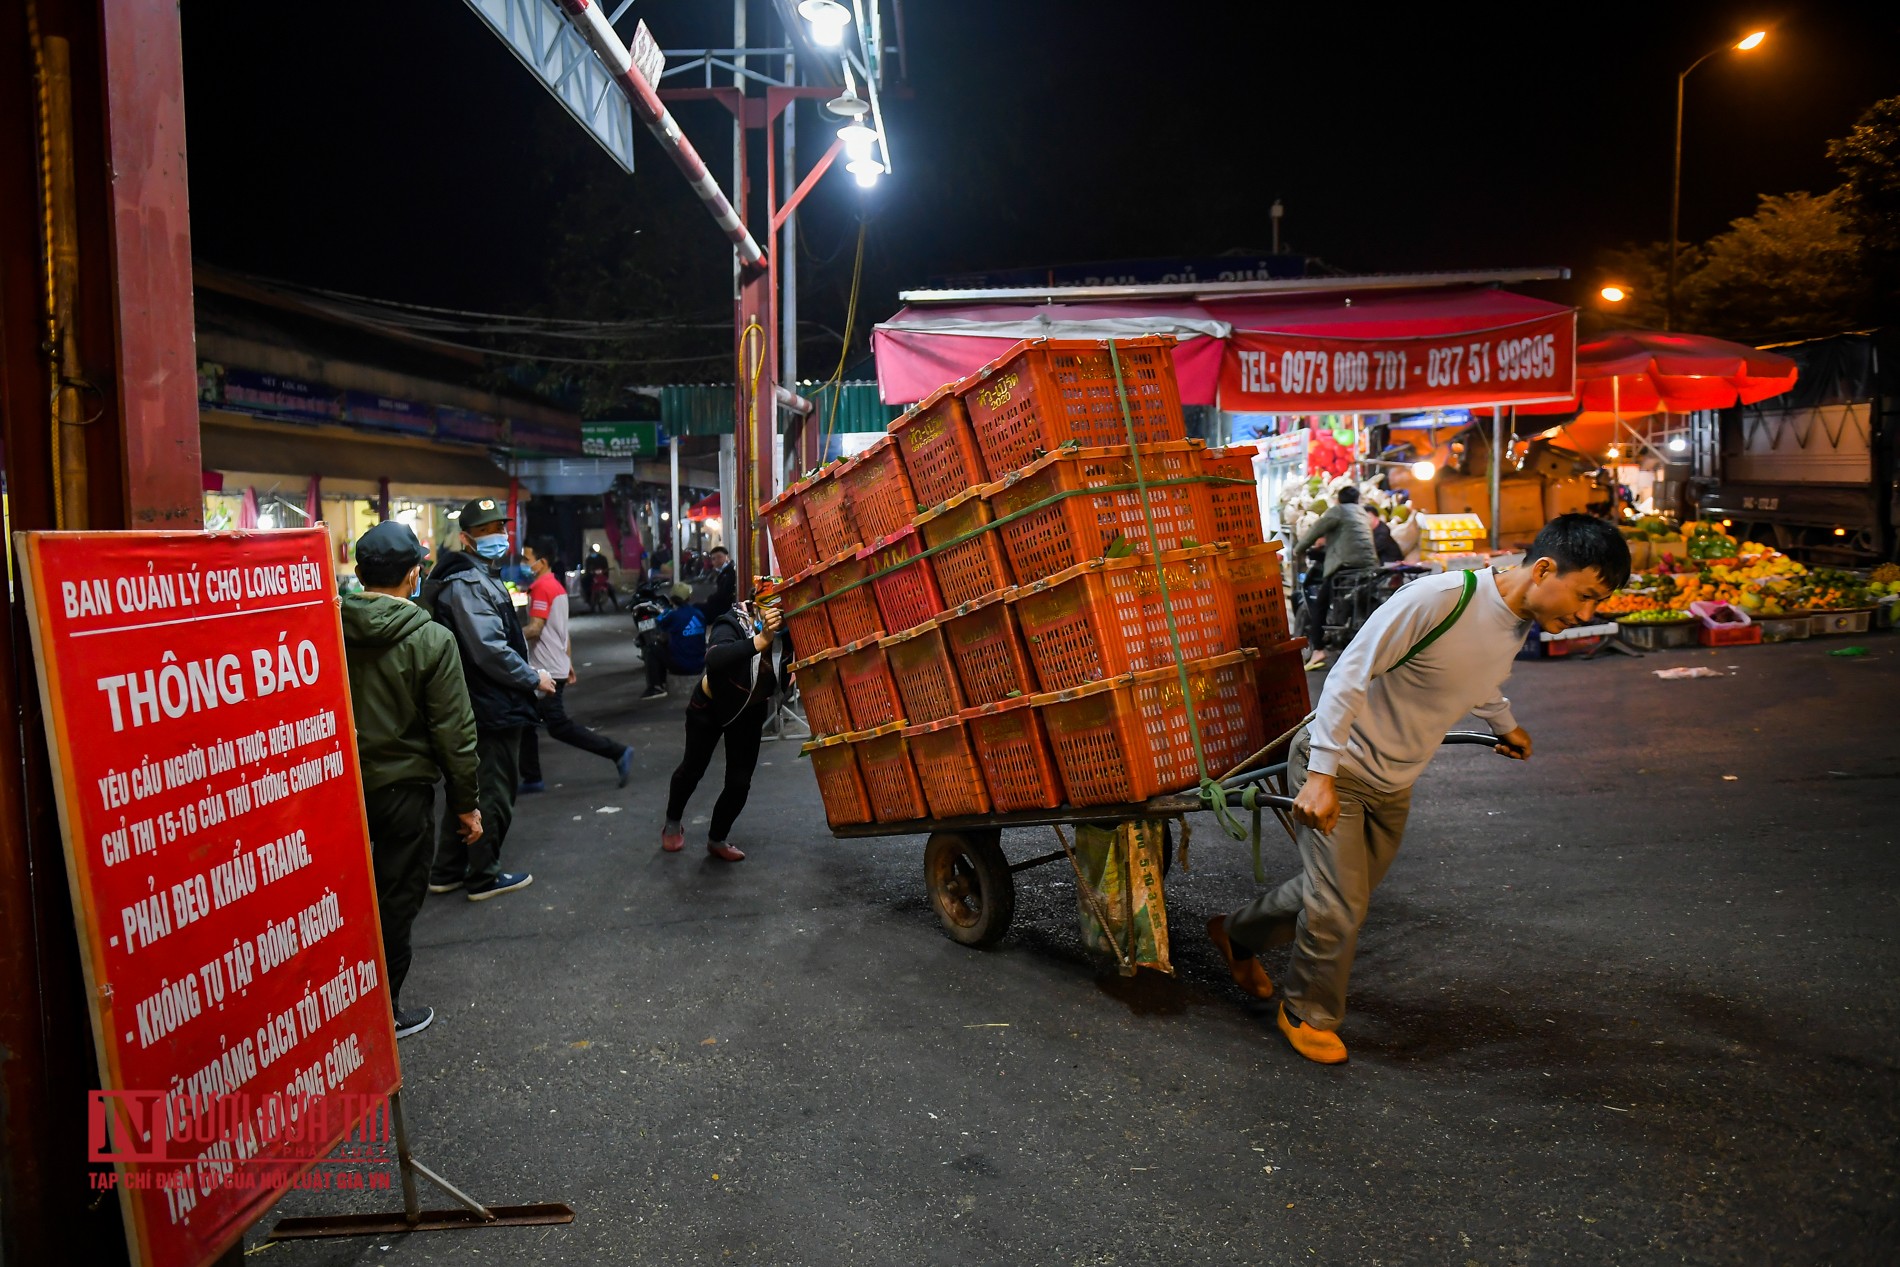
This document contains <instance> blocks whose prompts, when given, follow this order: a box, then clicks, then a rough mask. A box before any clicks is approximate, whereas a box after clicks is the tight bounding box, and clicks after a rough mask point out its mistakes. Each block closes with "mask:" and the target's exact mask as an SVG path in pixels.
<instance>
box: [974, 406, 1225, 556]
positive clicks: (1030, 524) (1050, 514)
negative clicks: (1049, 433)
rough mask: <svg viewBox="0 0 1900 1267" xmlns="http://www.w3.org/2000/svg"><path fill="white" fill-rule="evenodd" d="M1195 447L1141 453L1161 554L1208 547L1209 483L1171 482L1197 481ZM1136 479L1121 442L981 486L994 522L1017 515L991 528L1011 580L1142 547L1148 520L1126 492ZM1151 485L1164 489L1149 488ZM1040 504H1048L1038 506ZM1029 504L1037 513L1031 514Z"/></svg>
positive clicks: (1069, 452) (1056, 457) (1136, 498)
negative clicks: (1000, 540)
mask: <svg viewBox="0 0 1900 1267" xmlns="http://www.w3.org/2000/svg"><path fill="white" fill-rule="evenodd" d="M1201 447H1202V446H1201V442H1200V441H1199V440H1183V441H1179V442H1177V443H1173V444H1157V445H1154V446H1152V447H1148V446H1144V447H1143V448H1142V451H1141V457H1140V460H1141V471H1142V476H1143V478H1144V479H1145V480H1146V481H1147V483H1148V484H1149V485H1150V487H1149V489H1148V501H1149V505H1150V506H1151V507H1152V508H1153V510H1154V524H1155V536H1156V538H1157V539H1158V541H1159V542H1160V546H1161V548H1162V549H1163V550H1180V549H1183V548H1185V547H1189V546H1195V545H1203V544H1212V536H1211V535H1210V534H1211V532H1212V518H1213V515H1212V512H1211V511H1210V510H1209V509H1208V504H1207V485H1205V484H1202V483H1174V482H1172V481H1178V480H1198V478H1199V477H1200V474H1201V466H1200V453H1201ZM1135 482H1136V481H1135V458H1134V456H1133V455H1132V454H1131V453H1130V451H1129V448H1128V446H1127V445H1125V444H1124V445H1114V446H1109V447H1107V448H1100V449H1065V450H1063V451H1062V452H1060V453H1052V454H1050V455H1049V456H1048V457H1046V458H1043V459H1042V460H1041V461H1039V462H1037V463H1036V464H1035V465H1034V466H1031V467H1030V468H1029V469H1028V470H1025V471H1022V472H1020V473H1018V474H1017V475H1014V476H1012V477H1011V478H1009V479H1007V480H1003V481H999V482H998V483H995V484H990V485H987V486H985V488H984V490H983V496H984V497H985V498H986V499H987V500H988V501H989V503H990V511H991V513H992V514H994V515H995V516H996V518H998V519H1005V518H1008V517H1010V516H1012V515H1017V514H1021V515H1022V517H1021V518H1019V519H1014V520H1012V521H1011V522H1009V523H1006V524H1004V525H1003V526H1002V527H1001V528H999V529H997V531H999V532H1001V533H1002V535H1003V549H1004V551H1005V552H1006V553H1007V554H1008V555H1009V566H1010V571H1011V572H1012V573H1013V574H1014V575H1015V577H1016V583H1017V584H1019V585H1027V584H1029V583H1030V582H1032V581H1040V580H1042V579H1043V578H1044V577H1047V576H1054V575H1055V574H1056V573H1057V572H1060V571H1062V570H1063V569H1065V568H1072V567H1074V566H1075V565H1076V564H1078V563H1087V562H1088V561H1089V560H1090V559H1099V558H1101V557H1102V556H1103V555H1105V554H1108V553H1109V552H1110V550H1111V548H1114V547H1116V546H1117V545H1118V544H1119V543H1122V542H1125V543H1127V545H1128V546H1129V547H1130V548H1133V549H1136V550H1147V549H1148V546H1149V541H1148V520H1147V516H1146V515H1145V514H1144V513H1143V510H1142V502H1141V494H1140V492H1139V491H1138V490H1136V489H1135V488H1133V487H1124V486H1127V485H1133V484H1134V483H1135ZM1156 484H1163V485H1165V486H1164V487H1160V488H1156V487H1153V485H1156ZM1090 489H1114V490H1116V491H1112V492H1090V491H1088V490H1090ZM1065 494H1066V495H1065ZM1058 497H1059V498H1060V499H1059V500H1053V501H1052V500H1051V499H1052V498H1058ZM1044 502H1048V503H1049V504H1048V505H1041V503H1044ZM1032 506H1040V508H1039V509H1035V510H1031V509H1030V507H1032ZM1023 512H1027V513H1023Z"/></svg>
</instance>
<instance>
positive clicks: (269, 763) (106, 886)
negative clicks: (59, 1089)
mask: <svg viewBox="0 0 1900 1267" xmlns="http://www.w3.org/2000/svg"><path fill="white" fill-rule="evenodd" d="M16 540H17V541H18V543H19V552H20V557H21V559H22V562H23V564H24V569H25V574H26V593H27V605H28V611H29V614H30V617H31V621H32V628H33V648H34V652H35V655H36V658H37V661H38V666H39V680H40V692H41V695H42V697H43V699H44V700H45V705H46V716H47V732H48V739H49V743H50V746H51V748H52V758H53V766H54V771H55V777H56V781H57V786H58V791H59V810H60V821H61V824H62V827H63V829H64V834H65V841H66V864H67V871H68V875H69V878H70V880H71V884H72V894H73V904H74V907H75V910H76V914H77V918H78V925H79V941H80V950H81V953H82V956H83V957H84V960H85V970H86V986H87V991H88V1001H89V1002H90V1005H91V1008H92V1017H93V1030H94V1032H95V1034H96V1035H97V1039H98V1055H99V1066H100V1071H101V1078H102V1085H103V1086H104V1087H105V1088H106V1090H105V1091H104V1092H103V1093H100V1094H99V1095H96V1096H95V1097H94V1103H93V1105H92V1108H91V1122H90V1132H91V1142H92V1145H93V1147H92V1153H91V1155H92V1157H93V1159H94V1160H96V1161H111V1162H113V1163H114V1164H115V1165H116V1166H117V1171H116V1174H115V1175H103V1176H95V1180H97V1179H99V1178H102V1177H103V1178H104V1179H108V1180H112V1181H113V1186H116V1187H118V1189H119V1192H120V1199H121V1203H122V1206H121V1208H122V1209H123V1211H124V1214H125V1220H126V1227H127V1232H128V1239H129V1240H130V1242H131V1244H132V1247H133V1253H134V1258H135V1261H137V1262H139V1263H142V1264H159V1265H162V1267H175V1265H190V1267H195V1265H196V1264H202V1263H208V1262H210V1261H212V1260H213V1259H215V1258H216V1257H217V1256H218V1255H219V1254H220V1253H222V1252H223V1251H224V1250H225V1249H226V1248H228V1247H229V1246H230V1245H231V1244H232V1243H233V1242H234V1241H236V1240H237V1238H238V1237H240V1236H241V1235H242V1234H243V1232H244V1230H245V1228H247V1227H248V1226H249V1225H250V1224H252V1223H253V1222H255V1221H256V1220H257V1219H258V1218H260V1217H261V1216H262V1215H263V1214H264V1212H265V1211H266V1210H268V1209H269V1208H270V1206H271V1205H272V1204H273V1203H274V1202H275V1201H276V1200H277V1199H278V1197H280V1196H281V1195H282V1194H283V1192H284V1189H285V1186H286V1185H287V1184H290V1183H293V1182H299V1183H301V1182H306V1180H304V1179H303V1178H301V1177H302V1176H303V1175H304V1172H305V1171H307V1170H308V1169H309V1168H310V1166H311V1165H312V1164H313V1163H314V1162H315V1161H316V1160H317V1159H319V1158H322V1157H324V1156H325V1155H326V1154H328V1153H330V1152H331V1150H332V1149H334V1148H335V1147H336V1145H337V1144H338V1143H340V1142H342V1141H343V1140H344V1139H346V1138H347V1137H348V1136H349V1135H350V1134H351V1132H352V1131H354V1130H355V1129H356V1128H357V1127H358V1126H359V1125H361V1124H363V1122H364V1118H365V1116H366V1115H368V1114H370V1113H371V1112H372V1110H373V1109H374V1108H376V1107H378V1106H379V1105H380V1104H381V1103H382V1097H384V1096H386V1095H388V1094H389V1093H390V1092H392V1091H394V1090H396V1088H397V1087H398V1086H399V1085H400V1082H401V1074H400V1071H399V1070H398V1067H397V1063H396V1035H395V1027H394V1024H393V1021H392V1018H391V1012H390V999H389V990H388V987H387V985H386V983H385V970H384V965H383V957H382V933H381V926H380V923H379V921H378V918H377V912H376V891H375V883H374V880H373V878H372V872H371V869H370V855H369V839H368V833H367V830H366V828H365V825H364V820H363V797H362V782H361V780H360V778H359V776H358V771H357V761H356V743H355V738H354V736H355V728H354V726H353V724H352V721H351V717H350V693H349V678H348V675H347V671H346V669H345V667H344V660H343V636H342V629H341V626H340V624H339V623H338V619H337V591H336V579H335V576H334V574H333V572H332V570H331V565H330V549H329V542H328V537H327V535H326V534H325V533H324V532H323V531H322V530H321V529H297V530H293V531H285V532H260V533H249V534H235V533H234V534H213V533H166V532H110V533H106V532H62V533H50V532H49V533H21V534H18V535H17V537H16ZM73 1125H74V1129H78V1127H79V1123H77V1122H75V1123H74V1124H73ZM101 1186H103V1185H101Z"/></svg>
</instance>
